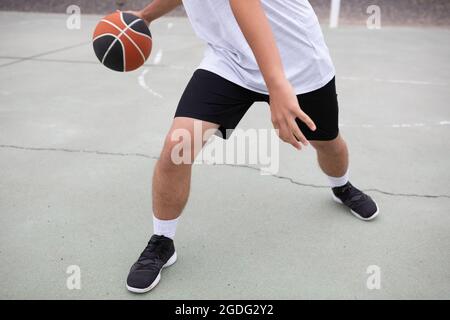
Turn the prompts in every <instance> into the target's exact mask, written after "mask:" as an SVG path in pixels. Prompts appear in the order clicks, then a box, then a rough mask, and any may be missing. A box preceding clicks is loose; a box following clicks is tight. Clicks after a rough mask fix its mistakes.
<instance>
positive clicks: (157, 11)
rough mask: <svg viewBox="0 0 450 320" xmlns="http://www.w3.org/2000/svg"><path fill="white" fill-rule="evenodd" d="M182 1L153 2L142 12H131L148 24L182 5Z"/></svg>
mask: <svg viewBox="0 0 450 320" xmlns="http://www.w3.org/2000/svg"><path fill="white" fill-rule="evenodd" d="M182 2H183V1H182V0H153V1H152V3H150V4H149V5H148V6H146V7H145V8H144V9H142V10H140V11H130V12H131V13H133V14H135V15H137V16H138V17H140V18H142V19H144V20H145V21H146V22H147V23H148V24H150V23H151V22H152V21H154V20H156V19H158V18H159V17H162V16H163V15H165V14H167V13H169V12H170V11H172V10H173V9H175V8H176V7H178V6H179V5H181V4H182Z"/></svg>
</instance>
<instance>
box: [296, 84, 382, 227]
mask: <svg viewBox="0 0 450 320" xmlns="http://www.w3.org/2000/svg"><path fill="white" fill-rule="evenodd" d="M298 99H299V103H300V106H301V108H302V109H303V111H304V112H305V113H306V114H308V115H309V116H310V117H311V119H312V120H313V121H314V122H315V124H316V126H317V130H316V131H314V132H313V131H311V130H309V129H308V127H307V126H306V125H305V124H303V123H300V122H299V126H300V129H301V130H302V132H303V133H304V134H305V137H306V138H307V139H308V140H309V141H310V143H311V145H312V146H313V147H314V148H315V149H316V151H317V159H318V162H319V166H320V168H321V169H322V171H323V172H324V173H325V174H326V175H327V177H328V180H329V182H330V187H331V188H332V191H333V194H332V196H333V199H334V200H335V201H337V202H339V203H342V204H344V205H346V206H347V207H348V208H350V211H351V212H352V213H353V214H354V215H355V216H356V217H358V218H360V219H362V220H372V219H374V218H375V217H376V216H377V215H378V206H377V204H376V203H375V202H374V201H373V200H372V198H370V197H369V196H368V195H366V194H365V193H364V192H362V191H361V190H359V189H358V188H356V187H354V186H353V185H352V184H351V183H350V181H349V170H348V167H349V155H348V149H347V144H346V143H345V141H344V139H343V138H342V136H341V135H340V134H339V123H338V114H339V110H338V101H337V94H336V86H335V82H334V79H333V80H331V81H330V82H329V83H328V84H327V85H325V86H324V87H322V88H320V89H318V90H315V91H313V92H310V93H306V94H302V95H299V97H298Z"/></svg>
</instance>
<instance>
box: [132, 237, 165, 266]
mask: <svg viewBox="0 0 450 320" xmlns="http://www.w3.org/2000/svg"><path fill="white" fill-rule="evenodd" d="M164 251H165V247H164V245H163V243H162V241H161V239H154V238H152V239H150V241H149V242H148V244H147V246H146V247H145V249H144V251H142V253H141V255H140V256H139V259H138V261H137V262H136V263H137V264H138V265H139V266H150V265H153V266H155V267H157V266H158V260H161V259H162V256H163V253H164Z"/></svg>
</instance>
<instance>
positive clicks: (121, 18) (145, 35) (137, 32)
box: [120, 12, 152, 40]
mask: <svg viewBox="0 0 450 320" xmlns="http://www.w3.org/2000/svg"><path fill="white" fill-rule="evenodd" d="M120 20H122V22H123V24H124V25H127V23H126V22H125V20H124V19H123V14H122V12H121V13H120ZM138 20H142V19H138ZM133 22H134V21H133ZM142 22H144V23H145V21H144V20H142ZM130 30H131V31H132V32H134V33H136V34H140V35H142V36H144V37H146V38H148V39H150V40H152V37H150V36H149V35H148V34H145V33H142V32H139V31H136V30H134V29H130Z"/></svg>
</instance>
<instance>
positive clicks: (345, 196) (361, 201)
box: [332, 182, 378, 221]
mask: <svg viewBox="0 0 450 320" xmlns="http://www.w3.org/2000/svg"><path fill="white" fill-rule="evenodd" d="M332 190H333V199H334V201H336V202H338V203H341V204H343V205H345V206H347V207H349V208H350V211H351V212H352V213H353V215H354V216H356V217H357V218H359V219H361V220H365V221H369V220H372V219H374V218H375V217H376V216H377V215H378V206H377V204H376V203H375V201H373V200H372V198H371V197H369V196H368V195H367V194H365V193H364V192H362V191H361V190H359V189H357V188H355V187H354V186H353V185H352V184H351V183H350V182H347V183H346V184H345V185H343V186H342V187H336V188H332Z"/></svg>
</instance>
